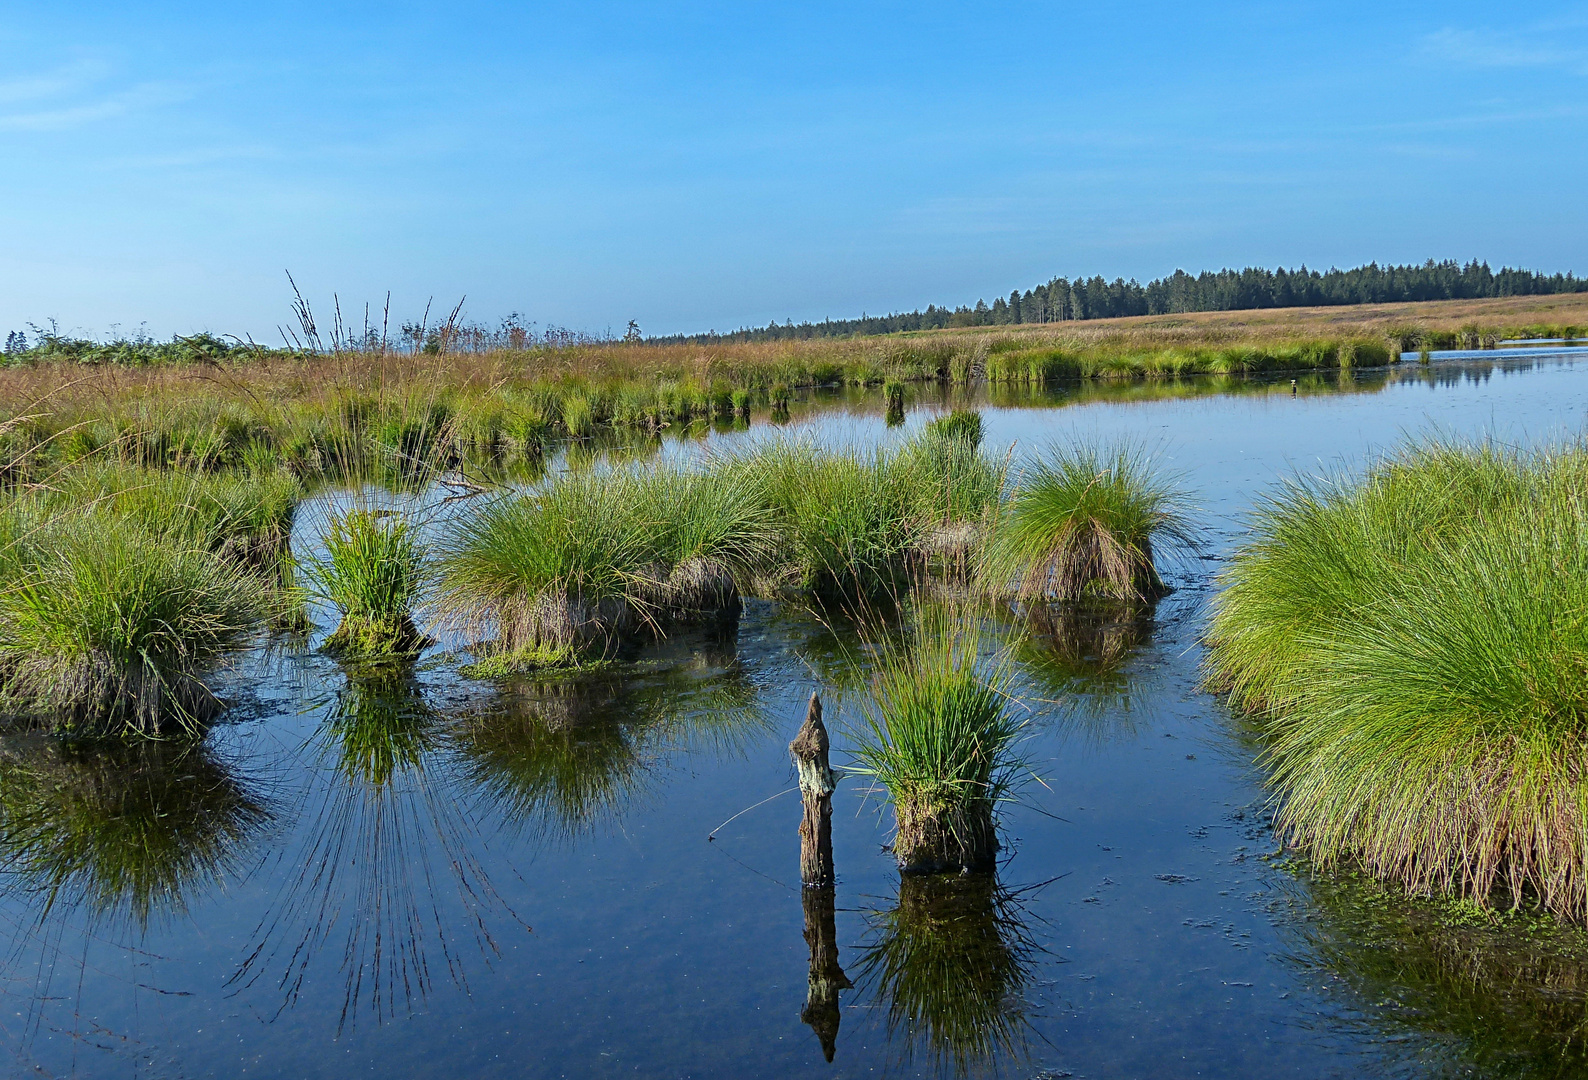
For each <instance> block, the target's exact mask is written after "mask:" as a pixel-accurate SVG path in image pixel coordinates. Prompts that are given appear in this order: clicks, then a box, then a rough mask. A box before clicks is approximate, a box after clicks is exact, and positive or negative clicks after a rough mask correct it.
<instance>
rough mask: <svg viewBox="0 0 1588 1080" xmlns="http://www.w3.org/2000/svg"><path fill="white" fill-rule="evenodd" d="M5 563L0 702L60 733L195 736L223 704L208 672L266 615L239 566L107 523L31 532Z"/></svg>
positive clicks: (96, 518) (79, 518) (66, 522)
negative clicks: (182, 731)
mask: <svg viewBox="0 0 1588 1080" xmlns="http://www.w3.org/2000/svg"><path fill="white" fill-rule="evenodd" d="M6 562H7V563H8V564H9V565H8V566H7V567H6V573H7V576H8V578H9V580H8V581H7V583H6V584H7V587H6V588H5V589H4V590H3V592H0V696H3V698H4V700H5V702H6V704H7V707H9V708H12V709H16V710H19V711H22V712H25V713H29V714H33V715H37V716H39V717H41V718H43V719H46V720H47V721H48V722H49V723H50V724H52V725H53V726H54V727H56V728H57V729H59V730H66V731H73V732H78V733H82V734H107V733H114V732H117V731H122V730H133V731H138V732H142V733H145V734H159V733H162V732H165V731H168V730H170V729H171V728H172V727H181V728H193V727H196V726H197V725H199V724H200V723H201V722H202V721H204V720H206V719H207V718H209V717H210V716H212V715H213V714H214V713H215V712H216V711H217V709H218V705H219V703H218V702H217V700H216V698H215V696H214V695H213V694H212V693H211V692H210V690H209V688H208V686H206V684H205V683H204V681H203V677H204V675H205V673H206V672H207V671H208V670H210V669H211V668H213V667H214V666H215V664H216V663H218V662H219V661H220V659H221V658H222V657H223V656H224V655H225V654H226V653H228V652H229V651H231V650H232V649H234V648H236V647H238V646H239V645H241V644H242V643H243V642H244V641H245V640H246V639H247V638H248V637H249V636H250V635H251V634H252V633H253V632H254V631H255V630H256V629H257V628H258V627H259V626H260V625H261V622H262V620H263V619H264V617H265V615H266V613H267V609H268V590H267V588H266V586H265V584H264V582H263V581H262V580H261V579H260V578H259V577H257V576H256V575H254V574H253V573H251V572H250V571H248V570H247V569H245V568H243V567H241V566H239V565H238V564H237V563H236V562H235V561H233V560H229V559H226V558H223V557H221V556H220V555H217V554H215V553H214V552H211V551H208V550H205V549H203V548H199V547H194V546H187V545H184V544H181V543H179V542H176V541H175V540H173V539H172V538H170V537H162V536H160V535H158V534H156V533H153V532H151V531H149V530H148V529H146V528H144V527H142V526H140V525H139V524H137V523H136V522H135V521H133V520H131V519H129V518H126V517H120V516H116V515H114V514H109V513H105V512H89V513H80V514H70V515H65V516H61V517H57V518H54V519H51V520H49V521H47V522H46V523H44V524H41V525H37V526H34V527H32V528H30V529H26V530H23V532H22V535H21V536H19V537H18V538H17V539H15V540H13V542H12V544H11V545H8V552H7V559H6Z"/></svg>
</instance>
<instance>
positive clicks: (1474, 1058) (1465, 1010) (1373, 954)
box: [1288, 874, 1588, 1080]
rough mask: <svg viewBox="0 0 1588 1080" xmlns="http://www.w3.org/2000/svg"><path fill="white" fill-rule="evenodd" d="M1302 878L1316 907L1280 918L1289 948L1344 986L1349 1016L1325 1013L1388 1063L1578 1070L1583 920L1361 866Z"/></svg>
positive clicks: (1455, 1070) (1523, 1071)
mask: <svg viewBox="0 0 1588 1080" xmlns="http://www.w3.org/2000/svg"><path fill="white" fill-rule="evenodd" d="M1303 880H1305V881H1306V883H1307V885H1306V888H1307V894H1308V895H1307V898H1306V899H1307V902H1308V904H1307V906H1308V908H1309V913H1310V914H1313V915H1314V916H1315V917H1312V918H1309V919H1307V920H1306V921H1296V922H1293V923H1291V924H1290V925H1289V934H1290V936H1291V938H1292V946H1291V949H1290V953H1289V956H1288V959H1289V961H1290V962H1291V963H1293V964H1295V965H1297V966H1299V967H1301V968H1302V969H1303V970H1305V971H1309V972H1317V973H1320V974H1324V975H1326V976H1329V977H1332V978H1335V979H1339V980H1342V981H1343V982H1344V983H1345V984H1346V985H1347V986H1348V987H1349V988H1350V990H1351V992H1352V995H1351V996H1352V998H1353V1004H1352V1012H1353V1013H1354V1014H1355V1016H1356V1018H1357V1019H1356V1020H1355V1021H1353V1018H1352V1017H1351V1016H1345V1017H1339V1016H1331V1018H1330V1024H1331V1026H1333V1025H1344V1026H1347V1027H1366V1028H1367V1034H1368V1036H1369V1039H1370V1041H1371V1042H1372V1044H1373V1045H1374V1046H1375V1047H1376V1048H1377V1050H1378V1051H1379V1052H1381V1053H1383V1054H1384V1055H1386V1056H1387V1057H1388V1058H1389V1059H1391V1061H1392V1062H1397V1061H1398V1062H1399V1065H1400V1068H1399V1069H1397V1068H1396V1067H1395V1066H1394V1065H1391V1064H1389V1063H1386V1065H1385V1068H1384V1072H1385V1073H1386V1074H1389V1073H1392V1072H1399V1071H1405V1072H1412V1073H1415V1074H1416V1075H1451V1076H1456V1075H1459V1076H1470V1075H1482V1076H1486V1077H1506V1078H1518V1080H1520V1078H1528V1080H1534V1078H1540V1080H1542V1078H1551V1080H1554V1078H1563V1077H1569V1076H1582V1075H1584V1074H1585V1072H1588V932H1584V931H1583V930H1581V929H1578V928H1573V927H1566V926H1563V925H1561V924H1559V923H1558V922H1556V921H1554V920H1552V919H1550V918H1548V917H1547V916H1542V915H1536V914H1526V913H1513V914H1508V915H1500V914H1496V913H1493V912H1487V911H1483V910H1481V909H1478V908H1477V907H1475V906H1473V905H1470V904H1465V903H1453V902H1440V901H1429V900H1423V899H1418V898H1413V897H1409V896H1407V895H1406V894H1405V892H1404V891H1403V890H1401V889H1400V888H1399V887H1397V886H1393V885H1385V884H1382V883H1379V882H1376V881H1373V880H1371V879H1369V878H1366V877H1364V876H1361V875H1355V874H1344V875H1340V874H1336V875H1321V874H1320V875H1315V876H1310V877H1306V878H1304V879H1303ZM1408 1036H1411V1037H1410V1038H1409V1037H1408Z"/></svg>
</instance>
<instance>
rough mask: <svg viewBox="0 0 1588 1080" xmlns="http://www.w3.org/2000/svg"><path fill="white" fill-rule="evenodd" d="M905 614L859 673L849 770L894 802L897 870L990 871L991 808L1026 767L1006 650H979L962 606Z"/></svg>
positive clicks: (974, 621) (974, 623) (977, 634)
mask: <svg viewBox="0 0 1588 1080" xmlns="http://www.w3.org/2000/svg"><path fill="white" fill-rule="evenodd" d="M911 612H912V613H911V618H910V621H909V623H908V633H907V634H906V635H905V636H904V637H903V639H902V640H901V639H897V638H888V639H885V641H884V642H883V644H882V645H881V646H880V652H879V654H878V656H877V659H876V662H875V667H874V669H873V670H872V671H871V672H870V674H869V677H868V678H867V679H866V685H865V693H864V694H863V695H862V702H861V706H860V709H861V716H862V721H861V725H860V730H859V732H858V737H857V742H858V747H857V750H856V758H857V760H858V762H859V766H858V768H857V769H856V771H857V772H859V773H861V774H863V775H867V776H870V777H871V778H872V779H873V780H874V781H875V782H876V783H877V784H879V785H881V786H882V787H883V788H884V789H886V791H887V792H888V795H889V797H890V798H891V800H892V802H893V811H894V818H895V823H896V825H897V829H896V832H895V835H894V840H893V853H894V857H895V859H896V860H897V861H898V864H899V869H900V870H901V871H903V872H905V873H937V872H942V871H956V870H963V871H986V870H990V869H991V868H992V867H993V865H994V860H995V858H996V855H997V851H998V838H997V829H996V822H995V811H996V808H997V806H998V804H999V803H1000V802H1001V801H1003V800H1005V799H1006V798H1008V797H1009V795H1010V794H1011V793H1012V791H1013V790H1014V788H1015V787H1016V786H1018V784H1019V783H1020V782H1021V781H1022V779H1024V774H1025V773H1026V765H1025V763H1024V762H1023V761H1022V759H1021V758H1020V756H1019V753H1018V744H1019V741H1020V738H1021V732H1022V729H1023V728H1024V721H1023V719H1021V718H1020V717H1018V716H1017V715H1016V713H1015V710H1014V708H1013V704H1012V702H1011V700H1010V698H1009V694H1008V685H1009V681H1010V669H1009V666H1008V662H1007V658H999V657H993V658H988V657H986V656H984V655H983V648H982V645H983V642H982V636H981V630H980V626H981V620H980V618H979V617H978V616H977V614H976V613H975V612H974V611H972V610H969V609H968V608H967V607H966V606H965V605H962V604H934V605H929V606H928V605H923V604H916V605H914V606H913V607H912V609H911Z"/></svg>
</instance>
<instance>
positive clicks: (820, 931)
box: [800, 885, 855, 1061]
mask: <svg viewBox="0 0 1588 1080" xmlns="http://www.w3.org/2000/svg"><path fill="white" fill-rule="evenodd" d="M800 893H801V894H802V895H801V897H800V899H801V901H802V902H803V903H804V906H805V944H807V945H809V946H810V947H811V970H810V981H809V984H808V988H807V990H806V992H805V1007H804V1008H803V1009H801V1010H800V1020H801V1021H802V1022H804V1023H806V1024H809V1025H810V1029H811V1030H812V1031H814V1032H815V1033H816V1038H817V1039H819V1040H820V1041H821V1044H822V1056H823V1057H825V1058H826V1059H827V1060H828V1061H831V1060H833V1051H834V1050H835V1049H836V1048H837V1046H838V1024H839V1022H840V1021H841V1020H842V1019H843V1014H842V1013H841V1012H840V1011H839V1008H838V992H839V991H840V990H848V989H849V988H850V987H852V986H854V985H855V984H854V983H852V982H850V981H849V977H848V976H847V975H845V974H844V969H843V968H841V967H839V966H838V930H837V927H836V925H835V921H834V916H833V901H834V894H833V887H832V886H831V885H825V886H821V887H819V888H814V889H801V890H800Z"/></svg>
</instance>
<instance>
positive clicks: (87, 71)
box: [0, 59, 189, 131]
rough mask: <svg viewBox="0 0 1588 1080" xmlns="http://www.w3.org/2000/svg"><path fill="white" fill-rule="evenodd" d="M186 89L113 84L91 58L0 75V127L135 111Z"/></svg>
mask: <svg viewBox="0 0 1588 1080" xmlns="http://www.w3.org/2000/svg"><path fill="white" fill-rule="evenodd" d="M188 96H189V94H188V92H187V91H186V90H184V89H183V88H182V87H181V86H179V85H177V84H175V83H171V82H141V83H134V84H132V85H126V84H121V85H117V82H116V78H115V72H114V71H112V70H111V69H110V67H109V66H108V65H106V64H105V63H103V62H101V61H98V60H94V59H80V60H74V61H72V62H70V63H66V64H62V65H59V66H57V67H55V68H52V69H50V70H47V71H41V72H35V73H29V74H19V75H11V76H9V77H6V78H0V131H66V130H71V129H74V128H79V127H84V126H87V125H91V124H96V123H100V122H103V121H107V120H115V119H117V118H119V117H123V116H127V115H129V114H132V113H136V112H140V111H143V110H145V109H150V108H154V107H157V106H159V105H163V104H167V103H170V102H173V101H180V100H182V99H184V98H186V97H188Z"/></svg>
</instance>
